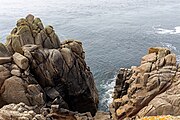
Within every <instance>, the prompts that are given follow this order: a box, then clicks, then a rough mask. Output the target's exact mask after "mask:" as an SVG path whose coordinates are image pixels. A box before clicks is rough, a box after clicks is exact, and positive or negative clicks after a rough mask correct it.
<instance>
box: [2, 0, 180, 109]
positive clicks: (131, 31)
mask: <svg viewBox="0 0 180 120" xmlns="http://www.w3.org/2000/svg"><path fill="white" fill-rule="evenodd" d="M29 13H31V14H34V15H35V16H37V17H40V18H41V19H42V21H43V22H44V24H46V25H52V26H54V28H55V30H56V33H57V34H58V35H59V36H60V39H61V40H65V39H68V38H74V39H78V40H81V41H82V42H83V46H84V49H85V52H86V61H87V64H88V65H89V66H90V67H91V71H92V72H93V74H94V77H95V80H96V85H97V88H98V90H99V95H100V104H99V109H100V110H108V109H107V107H108V106H107V103H108V102H110V101H111V99H110V97H111V93H112V90H113V86H114V84H115V82H114V77H115V74H116V72H117V70H118V69H119V68H120V67H130V66H132V65H139V61H140V58H141V57H142V56H143V55H145V54H146V53H147V48H149V47H152V46H165V47H168V48H170V49H171V50H172V51H173V52H174V53H176V55H177V58H178V59H177V60H179V59H180V53H179V51H180V27H179V26H180V0H0V41H1V42H4V41H5V38H6V36H7V35H8V34H9V33H10V31H11V29H12V28H13V27H14V26H15V24H16V21H17V19H19V18H20V17H25V16H26V15H27V14H29Z"/></svg>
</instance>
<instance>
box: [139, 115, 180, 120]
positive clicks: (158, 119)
mask: <svg viewBox="0 0 180 120" xmlns="http://www.w3.org/2000/svg"><path fill="white" fill-rule="evenodd" d="M139 120H180V116H170V115H167V116H149V117H143V118H141V119H139Z"/></svg>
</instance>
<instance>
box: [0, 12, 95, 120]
mask: <svg viewBox="0 0 180 120" xmlns="http://www.w3.org/2000/svg"><path fill="white" fill-rule="evenodd" d="M21 102H22V104H20V106H23V108H22V107H20V108H18V106H19V103H21ZM11 103H13V104H12V105H10V106H11V107H10V108H11V109H10V111H16V109H21V108H22V109H23V110H20V112H21V113H23V112H24V109H26V108H27V107H26V105H27V106H35V109H34V110H33V111H34V112H36V113H40V112H41V109H42V108H46V107H47V108H51V106H52V105H58V109H60V108H64V109H67V110H70V111H77V112H79V113H85V112H90V114H91V115H93V116H94V115H95V113H96V111H97V105H98V93H97V89H96V86H95V82H94V78H93V75H92V73H91V71H90V68H89V67H88V66H87V65H86V62H85V52H84V50H83V48H82V43H81V42H80V41H78V40H66V41H64V42H60V40H59V38H58V36H57V35H56V33H55V31H54V29H53V27H52V26H47V27H44V26H43V24H42V21H41V20H40V19H39V18H35V17H34V16H33V15H28V16H27V17H26V18H22V19H20V20H18V21H17V24H16V27H15V28H14V29H13V30H12V31H11V34H10V35H9V36H8V37H7V40H6V43H5V44H0V107H3V106H4V105H7V104H11ZM15 104H17V105H15ZM12 106H13V107H12ZM14 107H15V108H14ZM7 109H9V108H8V107H3V108H2V109H1V111H0V114H1V117H3V118H4V116H5V115H4V114H3V113H7V112H3V111H6V110H7ZM29 110H30V109H29V108H28V110H26V111H29ZM12 113H13V112H12ZM31 113H32V115H30V114H31ZM26 114H27V115H28V116H31V117H30V118H33V117H35V116H34V113H33V112H32V111H30V113H27V112H26V113H25V114H24V115H25V116H26ZM24 115H23V117H24ZM20 116H21V115H20Z"/></svg>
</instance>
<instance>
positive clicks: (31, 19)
mask: <svg viewBox="0 0 180 120" xmlns="http://www.w3.org/2000/svg"><path fill="white" fill-rule="evenodd" d="M26 19H27V21H28V22H29V23H33V21H34V16H33V15H31V14H29V15H27V16H26Z"/></svg>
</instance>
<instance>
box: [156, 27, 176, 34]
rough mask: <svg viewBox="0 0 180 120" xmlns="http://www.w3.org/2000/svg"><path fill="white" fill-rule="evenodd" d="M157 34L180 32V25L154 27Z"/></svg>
mask: <svg viewBox="0 0 180 120" xmlns="http://www.w3.org/2000/svg"><path fill="white" fill-rule="evenodd" d="M154 29H155V33H157V34H180V26H176V27H174V28H173V29H164V28H154Z"/></svg>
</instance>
